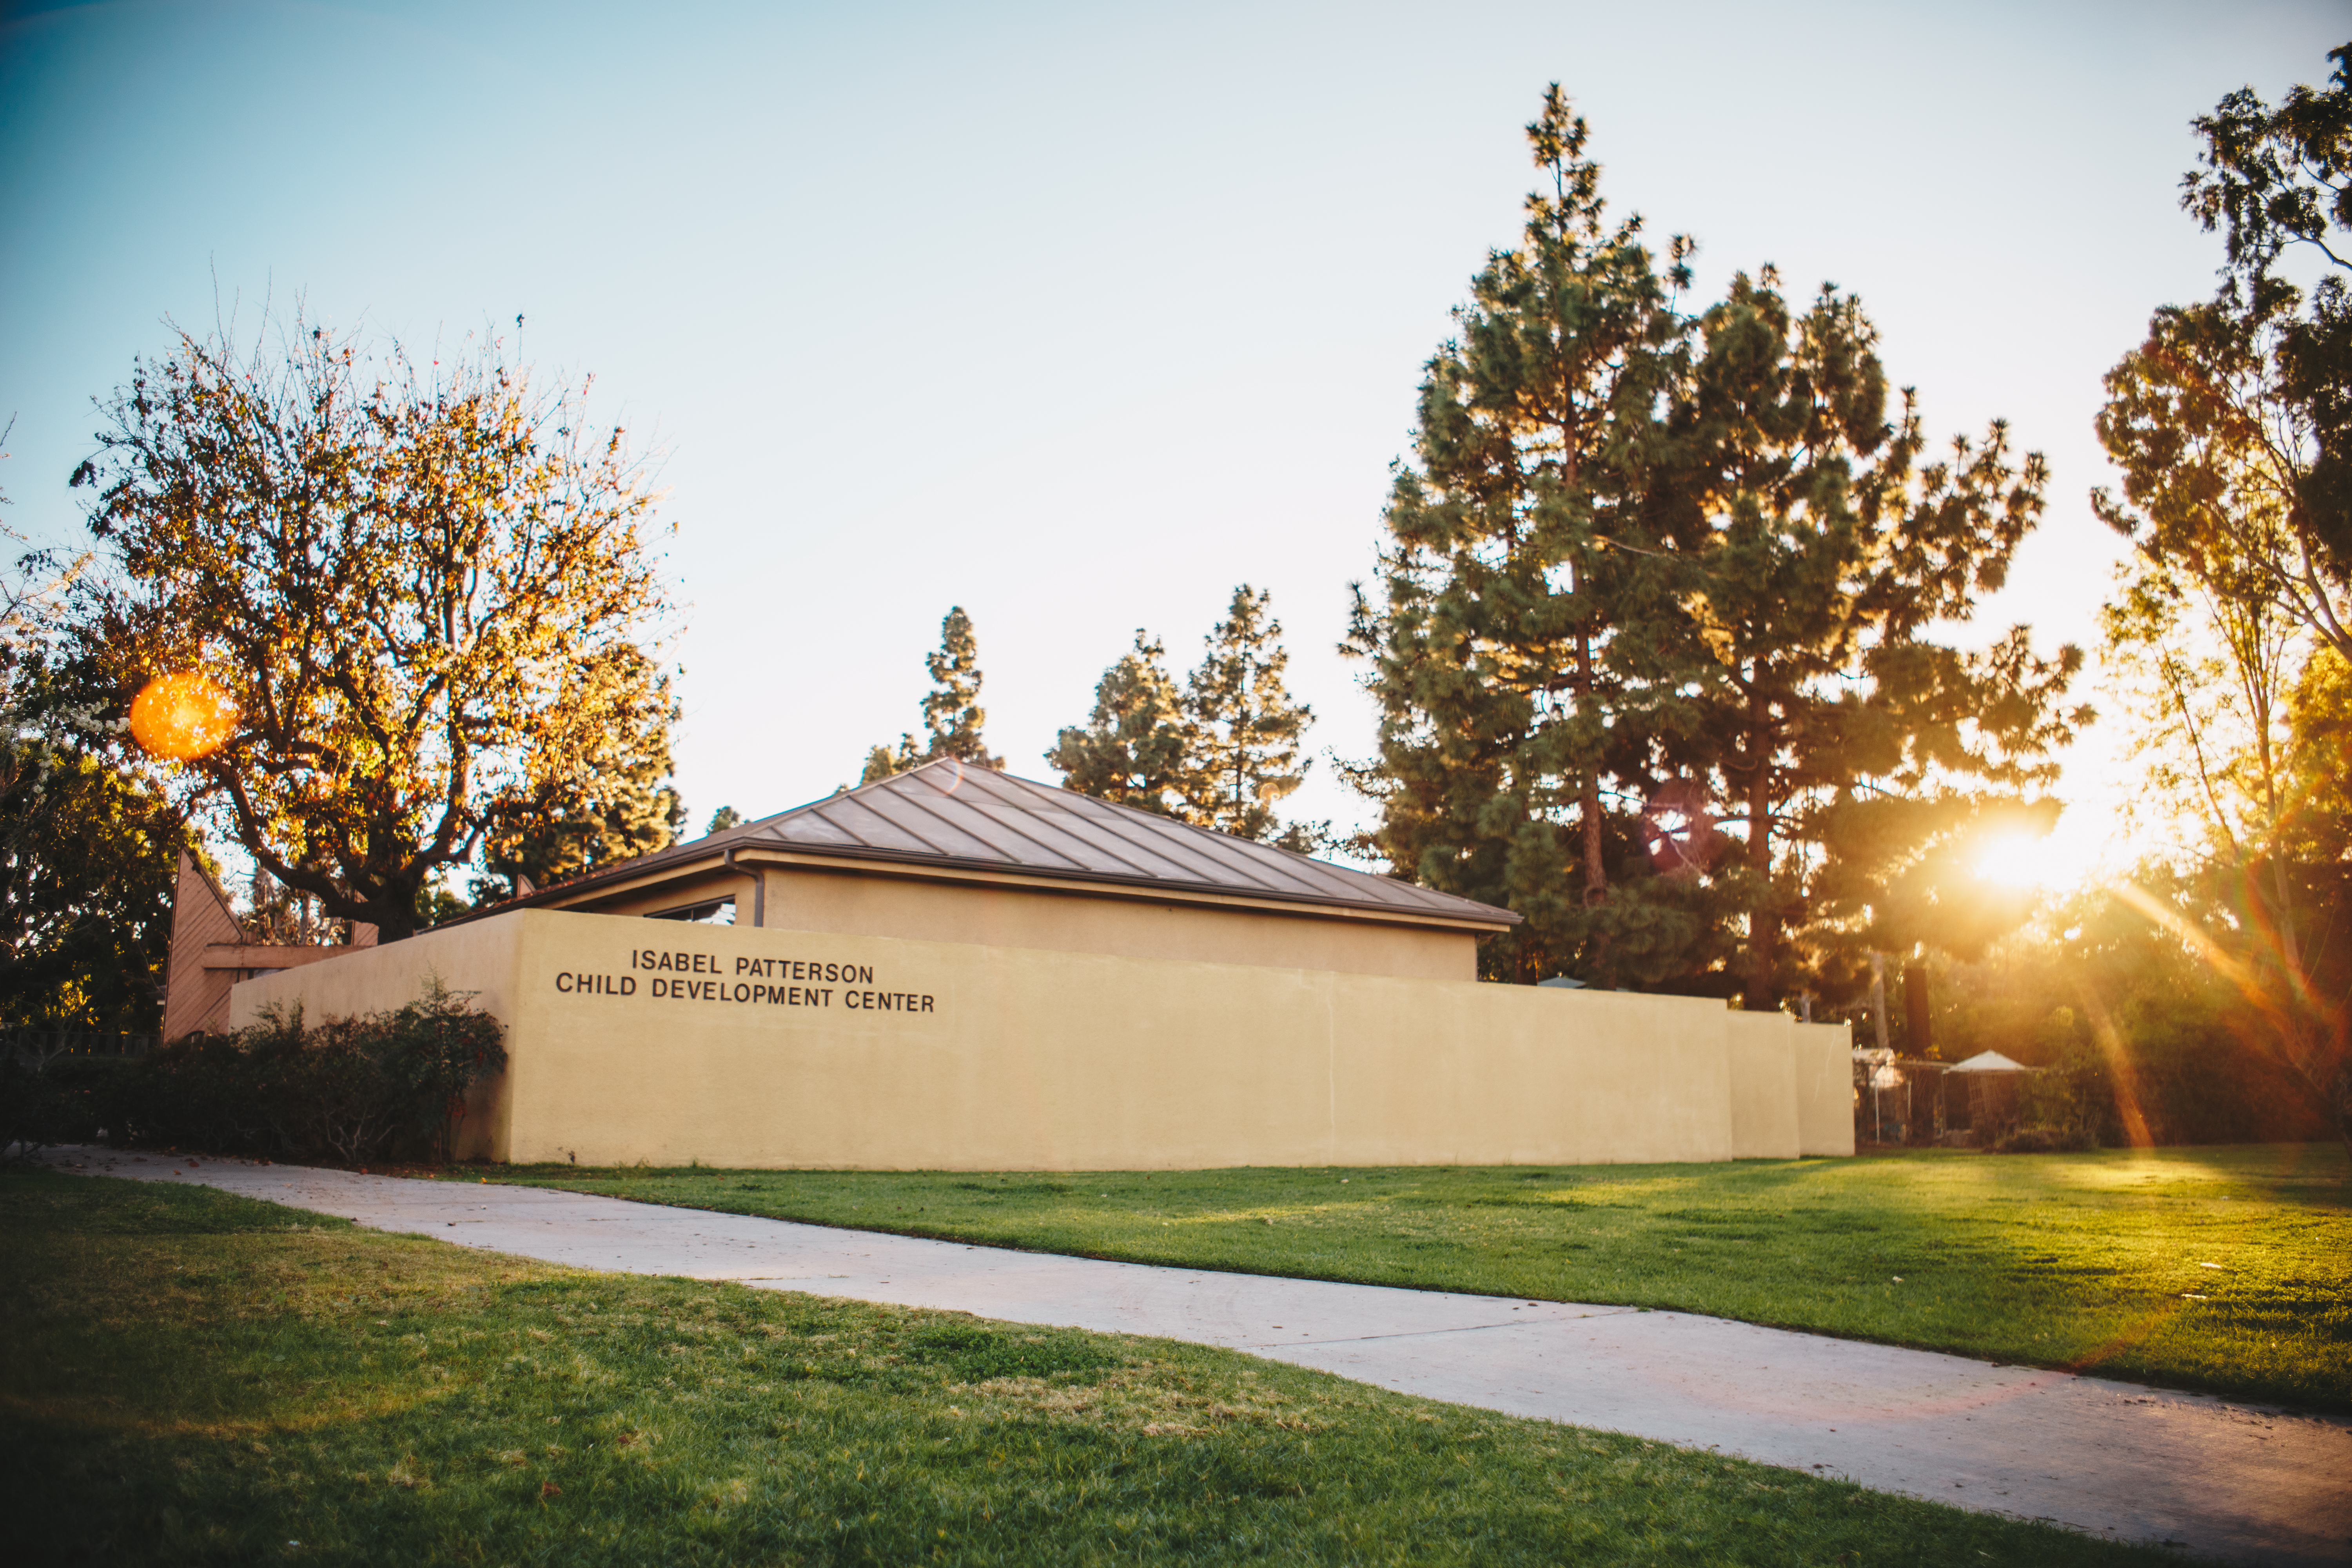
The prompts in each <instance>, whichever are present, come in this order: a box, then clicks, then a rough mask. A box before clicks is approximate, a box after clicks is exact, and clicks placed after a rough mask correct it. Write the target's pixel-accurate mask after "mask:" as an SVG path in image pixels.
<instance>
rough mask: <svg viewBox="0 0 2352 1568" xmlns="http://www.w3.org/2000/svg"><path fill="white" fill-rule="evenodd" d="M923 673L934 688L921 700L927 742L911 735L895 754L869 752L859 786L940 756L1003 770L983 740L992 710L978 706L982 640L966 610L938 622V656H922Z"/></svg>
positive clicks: (955, 608)
mask: <svg viewBox="0 0 2352 1568" xmlns="http://www.w3.org/2000/svg"><path fill="white" fill-rule="evenodd" d="M923 668H924V669H925V670H926V671H927V672H928V673H929V676H930V678H931V689H930V690H929V692H928V693H926V694H925V696H924V698H923V731H924V733H925V735H926V736H927V737H928V739H927V742H926V743H925V744H924V745H922V746H921V747H917V745H916V744H915V737H914V736H913V735H911V734H908V735H901V736H899V737H898V750H896V751H892V750H891V749H890V748H889V747H887V746H876V747H875V748H874V749H873V750H871V751H869V752H866V767H865V771H864V772H863V773H861V774H860V775H859V777H858V780H857V782H858V783H859V784H872V783H874V782H875V781H876V780H877V779H887V778H888V777H890V776H891V775H892V774H893V773H905V772H906V771H907V770H908V768H913V767H919V766H921V765H922V764H923V763H929V762H937V761H939V760H940V758H942V757H952V758H955V759H956V760H957V761H959V762H966V763H971V764H973V765H974V766H976V767H983V768H1002V767H1003V766H1004V759H1003V758H1002V757H993V756H991V755H989V752H988V742H986V741H985V740H983V739H982V735H981V727H982V725H983V724H985V723H986V722H987V721H988V710H986V709H984V708H982V706H981V705H980V686H981V673H980V639H979V638H978V637H975V636H974V635H973V633H972V629H971V616H967V615H965V614H964V613H963V606H962V605H953V606H951V607H950V609H949V611H948V613H947V615H946V616H945V617H944V618H943V619H942V620H941V621H940V647H939V651H938V652H937V653H927V654H925V655H924V656H923Z"/></svg>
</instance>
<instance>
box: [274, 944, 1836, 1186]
mask: <svg viewBox="0 0 2352 1568" xmlns="http://www.w3.org/2000/svg"><path fill="white" fill-rule="evenodd" d="M429 975H438V976H439V977H440V978H441V980H442V981H443V983H444V984H447V985H448V986H449V987H450V988H452V989H454V990H466V991H471V992H473V993H475V994H476V999H477V1003H478V1005H480V1006H482V1007H483V1008H485V1009H486V1010H487V1011H488V1012H490V1013H492V1014H494V1015H496V1016H498V1017H499V1018H500V1019H502V1020H503V1021H504V1022H505V1023H506V1025H507V1031H508V1032H507V1047H508V1050H509V1068H508V1070H507V1072H506V1074H505V1075H504V1076H503V1078H502V1079H500V1080H499V1082H497V1083H496V1084H494V1085H492V1086H489V1087H488V1088H487V1089H485V1090H483V1091H482V1094H481V1113H480V1114H478V1115H469V1116H468V1117H467V1119H466V1126H467V1131H466V1132H465V1133H464V1134H463V1137H464V1138H465V1139H466V1140H467V1142H464V1143H462V1144H461V1147H460V1150H459V1152H460V1153H461V1154H472V1153H479V1154H483V1155H487V1156H488V1157H490V1158H495V1159H511V1160H518V1161H539V1160H563V1159H567V1158H575V1157H576V1158H577V1159H579V1160H582V1161H585V1162H590V1163H627V1162H635V1161H637V1160H645V1161H647V1162H650V1163H656V1164H672V1163H679V1164H682V1163H686V1162H688V1161H689V1160H696V1159H698V1160H701V1161H703V1162H705V1163H714V1164H725V1165H748V1166H761V1165H765V1166H804V1167H831V1168H843V1169H959V1170H1086V1169H1127V1170H1139V1169H1140V1170H1148V1169H1185V1168H1203V1167H1214V1166H1224V1165H1242V1164H1267V1165H1301V1164H1453V1163H1464V1164H1503V1163H1588V1162H1603V1161H1684V1160H1689V1161H1698V1160H1723V1159H1730V1158H1734V1157H1736V1156H1748V1155H1776V1156H1794V1155H1797V1154H1799V1153H1821V1154H1831V1153H1851V1152H1853V1120H1852V1110H1851V1100H1852V1088H1851V1084H1850V1081H1849V1079H1850V1073H1849V1068H1848V1058H1847V1055H1846V1052H1847V1048H1848V1044H1847V1034H1846V1031H1845V1029H1844V1028H1843V1026H1818V1025H1804V1024H1799V1023H1796V1022H1795V1021H1794V1020H1793V1019H1790V1018H1789V1017H1788V1016H1785V1015H1781V1014H1747V1013H1736V1012H1732V1011H1730V1010H1728V1009H1727V1008H1725V1007H1724V1006H1723V1005H1721V1004H1720V1003H1717V1002H1710V1001H1705V1000H1699V999H1694V998H1687V997H1668V996H1640V995H1630V994H1614V993H1596V992H1591V991H1566V990H1559V989H1538V988H1534V987H1528V986H1506V985H1486V984H1477V983H1475V982H1467V981H1439V980H1412V979H1395V978H1387V977H1381V976H1370V975H1362V974H1343V973H1334V972H1329V971H1319V970H1301V969H1273V968H1256V967H1250V966H1245V965H1237V964H1212V963H1184V962H1177V961H1170V960H1152V959H1135V958H1124V957H1117V956H1111V955H1105V954H1093V953H1071V952H1048V951H1043V950H1037V949H1024V948H1003V947H984V946H979V945H974V944H966V943H952V942H910V941H902V940H896V939H890V938H881V937H857V936H844V935H837V934H834V935H824V934H815V933H809V932H798V931H779V930H775V929H751V928H744V927H732V928H730V927H712V926H697V925H687V924H681V923H677V922H672V921H646V920H638V919H631V918H626V917H621V916H610V915H587V914H574V913H569V912H562V911H555V910H516V911H513V912H511V913H509V914H505V915H499V916H495V917H492V918H490V919H488V920H482V921H470V922H467V923H466V924H464V925H459V926H456V927H451V928H447V929H445V930H441V931H427V932H425V933H423V934H421V935H419V936H416V937H414V938H412V939H410V940H409V941H407V942H399V943H395V944H393V945H391V946H387V947H383V948H376V949H360V950H356V951H354V952H352V953H351V954H349V955H347V956H343V957H339V958H335V959H331V960H329V961H326V962H324V963H315V964H310V965H308V966H305V967H304V968H301V969H299V970H290V971H286V972H283V973H278V974H275V975H268V976H264V977H261V978H258V979H255V980H251V981H247V982H246V983H244V984H240V985H239V986H237V988H236V993H235V994H234V996H233V999H232V1003H231V1007H232V1020H233V1021H234V1022H239V1023H242V1022H244V1021H247V1020H248V1019H251V1018H254V1017H256V1016H258V1014H259V1012H260V1010H261V1009H262V1008H263V1007H265V1006H267V1005H270V1004H272V1003H277V1004H281V1005H282V1004H288V1003H291V1002H294V1001H296V1000H299V1001H300V1002H301V1003H302V1004H303V1005H304V1006H305V1007H306V1008H307V1009H309V1010H310V1012H312V1013H314V1014H317V1013H328V1014H335V1015H347V1014H356V1013H364V1012H372V1011H376V1010H379V1009H381V1008H383V1007H384V1006H386V1005H393V1004H396V1003H397V1002H398V1001H400V1000H404V999H405V998H407V997H408V996H412V995H414V994H415V990H416V987H417V986H418V985H419V984H422V983H423V981H424V980H425V978H426V977H427V976H429ZM474 1140H478V1142H473V1141H474Z"/></svg>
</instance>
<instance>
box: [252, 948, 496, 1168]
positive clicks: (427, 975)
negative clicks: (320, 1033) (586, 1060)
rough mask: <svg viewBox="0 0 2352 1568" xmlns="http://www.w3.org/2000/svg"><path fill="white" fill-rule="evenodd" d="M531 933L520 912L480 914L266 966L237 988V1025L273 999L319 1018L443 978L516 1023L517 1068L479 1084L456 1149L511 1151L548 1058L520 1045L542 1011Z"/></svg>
mask: <svg viewBox="0 0 2352 1568" xmlns="http://www.w3.org/2000/svg"><path fill="white" fill-rule="evenodd" d="M527 932H528V928H526V927H525V926H523V925H522V924H520V923H519V922H517V921H514V920H513V919H512V918H511V917H509V918H508V919H501V920H487V921H474V922H472V923H470V924H467V925H462V926H455V927H452V928H450V929H449V930H447V931H421V932H419V933H418V934H416V935H415V936H413V937H411V938H409V939H408V940H407V941H406V942H393V943H390V944H388V945H386V946H383V947H355V948H353V949H352V950H351V952H350V953H349V954H348V955H346V956H342V957H338V958H330V959H323V960H321V961H320V962H319V963H311V964H305V965H304V966H303V967H301V968H300V969H287V970H280V971H279V972H278V973H275V974H265V975H261V976H259V977H258V978H256V979H253V980H247V981H245V982H243V983H242V984H238V985H237V986H236V988H235V989H234V990H232V991H231V992H230V993H229V1006H228V1010H229V1027H231V1028H233V1029H241V1028H243V1027H245V1026H247V1024H250V1023H252V1022H253V1021H254V1020H255V1018H257V1016H260V1013H261V1011H262V1009H263V1008H265V1007H268V1006H270V1005H283V1006H293V1005H299V1006H300V1007H301V1009H302V1011H303V1013H304V1015H305V1016H308V1017H311V1018H352V1017H357V1016H360V1015H362V1014H364V1013H380V1012H389V1011H391V1010H392V1009H393V1008H395V1007H399V1006H403V1005H406V1004H408V1003H410V1002H414V1001H415V1000H416V998H417V997H418V996H419V995H421V994H423V993H424V991H425V985H426V984H427V983H428V982H429V981H431V980H433V979H435V978H436V977H437V978H438V979H439V980H440V982H441V984H443V985H445V986H446V987H447V988H448V989H450V990H452V991H458V992H465V993H467V994H470V995H471V997H472V999H473V1003H474V1005H476V1006H478V1007H479V1008H481V1009H482V1010H483V1011H484V1012H486V1013H488V1014H490V1015H491V1016H494V1017H496V1018H498V1019H499V1020H500V1021H501V1022H503V1023H504V1024H505V1025H506V1026H507V1054H508V1057H509V1063H508V1070H507V1072H506V1073H505V1074H504V1075H503V1076H501V1077H499V1078H498V1079H494V1080H492V1081H490V1082H488V1083H486V1084H483V1085H480V1086H478V1088H477V1089H476V1090H475V1092H474V1093H473V1095H472V1096H471V1097H470V1098H469V1099H468V1100H467V1105H466V1114H465V1115H464V1116H463V1117H461V1118H459V1120H458V1122H457V1129H456V1136H455V1138H454V1139H453V1141H452V1143H453V1147H452V1151H451V1152H453V1153H454V1154H455V1155H456V1156H457V1158H458V1159H460V1160H474V1159H488V1160H502V1159H505V1158H506V1157H507V1155H506V1150H507V1147H508V1144H509V1125H510V1121H511V1118H512V1114H513V1104H514V1090H515V1088H516V1085H517V1084H518V1083H528V1082H529V1081H530V1077H531V1072H532V1068H533V1067H534V1065H535V1062H536V1060H537V1059H538V1058H539V1057H540V1052H539V1050H538V1048H537V1041H536V1039H535V1038H531V1043H530V1048H527V1049H525V1048H518V1047H520V1046H521V1044H522V1042H523V1041H524V1040H525V1039H526V1038H530V1037H529V1036H528V1035H527V1034H526V1031H527V1030H528V1029H529V1027H530V1021H531V1020H532V1018H533V1014H532V1011H531V1008H530V1004H529V998H527V997H526V996H525V995H524V994H523V993H522V991H521V989H520V980H521V976H522V969H521V957H522V953H521V948H522V944H523V942H524V941H525V940H526V936H527ZM519 1023H520V1025H521V1027H518V1024H519Z"/></svg>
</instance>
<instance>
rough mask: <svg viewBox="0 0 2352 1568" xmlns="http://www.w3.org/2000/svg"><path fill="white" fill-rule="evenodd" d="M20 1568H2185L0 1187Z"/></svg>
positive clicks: (1135, 1347) (978, 1340) (808, 1307)
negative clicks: (857, 1567) (508, 1567)
mask: <svg viewBox="0 0 2352 1568" xmlns="http://www.w3.org/2000/svg"><path fill="white" fill-rule="evenodd" d="M0 1257H5V1260H6V1269H5V1286H0V1292H4V1293H0V1401H5V1413H6V1417H5V1421H0V1509H5V1514H0V1517H5V1519H6V1521H7V1536H8V1542H9V1555H10V1558H11V1560H12V1561H15V1562H20V1563H75V1562H90V1563H98V1562H104V1563H234V1564H251V1563H299V1562H318V1563H338V1564H341V1563H388V1564H391V1563H396V1564H400V1565H402V1568H414V1565H415V1564H421V1563H444V1562H460V1561H462V1562H467V1563H562V1564H566V1565H570V1564H577V1563H722V1562H724V1563H736V1562H742V1563H751V1562H756V1563H865V1562H882V1563H915V1562H931V1561H939V1562H949V1563H1064V1562H1069V1563H1094V1562H1108V1561H1112V1560H1122V1561H1136V1560H1141V1561H1182V1562H1194V1561H1199V1562H1232V1561H1248V1560H1265V1561H1279V1562H1284V1563H1288V1562H1295V1561H1310V1562H1326V1561H1328V1562H1346V1563H1387V1562H1411V1563H1450V1562H1459V1563H1509V1562H1531V1563H1532V1562H1542V1563H1556V1562H1562V1561H1571V1560H1572V1561H1577V1562H1591V1563H1662V1562H1673V1563H1882V1562H1885V1563H1892V1562H1901V1563H1954V1564H1966V1565H1968V1568H1982V1564H1983V1563H1985V1562H1987V1561H1988V1560H1990V1561H1992V1562H1997V1563H2158V1562H2172V1561H2178V1559H2177V1558H2176V1557H2174V1556H2171V1555H2168V1554H2166V1553H2163V1552H2157V1551H2148V1550H2132V1549H2126V1548H2122V1547H2116V1546H2113V1545H2108V1544H2105V1543H2102V1542H2094V1541H2089V1540H2084V1539H2081V1538H2078V1537H2074V1536H2071V1535H2066V1534H2063V1533H2062V1532H2059V1531H2053V1530H2048V1529H2044V1528H2042V1527H2037V1526H2033V1525H2026V1524H2018V1523H2012V1522H2009V1521H2000V1520H1996V1519H1991V1518H1987V1517H1984V1516H1981V1515H1974V1514H1964V1513H1960V1512H1958V1511H1957V1510H1950V1509H1947V1508H1944V1507H1941V1506H1939V1505H1937V1504H1932V1503H1925V1502H1916V1501H1912V1500H1906V1499H1899V1498H1892V1497H1887V1496H1884V1495H1881V1494H1877V1493H1872V1492H1866V1491H1864V1490H1862V1489H1859V1488H1856V1487H1853V1486H1849V1485H1845V1484H1843V1483H1840V1482H1836V1481H1828V1480H1819V1479H1811V1478H1809V1477H1806V1476H1802V1475H1799V1474H1796V1473H1794V1472H1790V1471H1786V1470H1774V1469H1768V1468H1762V1467H1759V1466H1755V1465H1748V1464H1744V1463H1741V1462H1738V1461H1736V1460H1729V1459H1724V1458H1716V1457H1713V1456H1710V1455H1706V1454H1694V1453H1686V1452H1683V1451H1680V1450H1676V1449H1673V1448H1668V1447H1661V1446H1659V1445H1655V1444H1651V1443H1644V1442H1642V1441H1639V1440H1637V1439H1633V1438H1627V1437H1616V1436H1603V1435H1600V1434H1596V1433H1590V1432H1583V1431H1579V1430H1577V1429H1574V1428H1571V1427H1563V1426H1550V1425H1548V1424H1545V1423H1541V1422H1536V1421H1524V1420H1514V1419H1511V1418H1508V1417H1505V1416H1499V1415H1487V1414H1485V1413H1482V1412H1476V1411H1468V1410H1464V1409H1460V1408H1458V1407H1454V1406H1449V1405H1435V1404H1432V1403H1429V1402H1427V1401H1423V1400H1416V1399H1410V1398H1406V1397H1404V1396H1402V1395H1399V1394H1388V1393H1384V1392H1381V1391H1379V1390H1376V1389H1371V1388H1368V1387H1364V1386H1361V1385H1360V1384H1350V1383H1348V1382H1345V1381H1343V1380H1341V1379H1339V1378H1335V1377H1331V1376H1328V1375H1325V1374H1322V1373H1311V1372H1307V1371H1303V1370H1300V1369H1297V1368H1292V1367H1285V1366H1281V1365H1278V1364H1276V1363H1270V1362H1260V1361H1255V1360H1253V1359H1251V1358H1249V1357H1246V1356H1243V1355H1238V1354H1234V1353H1233V1352H1223V1351H1213V1350H1207V1349H1202V1348H1199V1347H1193V1346H1186V1345H1181V1344H1175V1343H1171V1342H1162V1341H1148V1340H1136V1339H1127V1338H1114V1337H1106V1336H1097V1335H1088V1334H1082V1333H1077V1332H1072V1331H1040V1330H1035V1329H1029V1328H1024V1327H1018V1326H1013V1325H1005V1324H996V1323H989V1322H984V1321H980V1320H977V1319H973V1318H970V1317H966V1316H962V1315H961V1314H953V1313H939V1312H922V1311H912V1310H902V1309H897V1308H889V1307H873V1306H866V1305H862V1304H856V1303H847V1302H839V1301H826V1300H817V1299H814V1298H811V1297H806V1296H797V1295H791V1294H786V1293H782V1292H774V1291H759V1290H751V1289H745V1288H743V1287H740V1286H737V1285H712V1284H701V1283H696V1282H693V1281H688V1280H682V1279H640V1278H632V1277H627V1276H620V1275H604V1274H591V1273H586V1272H582V1271H577V1270H572V1269H564V1268H552V1267H549V1266H545V1265H541V1264H534V1263H528V1262H524V1261H520V1260H517V1259H511V1258H500V1257H498V1256H495V1255H490V1254H484V1253H479V1252H473V1251H469V1250H467V1249H464V1248H460V1247H450V1246H446V1245H444V1244H442V1243H438V1242H435V1241H430V1240H425V1239H422V1238H417V1237H387V1236H382V1235H378V1234H374V1233H371V1232H364V1231H362V1230H359V1229H358V1228H357V1227H355V1226H351V1225H349V1224H346V1223H342V1222H339V1221H334V1220H329V1219H324V1218H321V1217H320V1216H318V1215H310V1214H307V1213H303V1212H300V1211H297V1210H292V1209H286V1208H280V1207H278V1206H276V1205H268V1204H260V1203H253V1202H249V1201H247V1200H244V1199H239V1198H234V1197H230V1196H228V1195H226V1194H220V1193H215V1192H212V1191H209V1190H207V1189H205V1188H201V1187H180V1188H165V1187H161V1186H156V1185H150V1184H136V1183H131V1182H120V1181H113V1180H110V1179H107V1178H102V1177H73V1176H64V1175H59V1174H56V1173H46V1172H37V1173H10V1174H6V1175H0Z"/></svg>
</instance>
